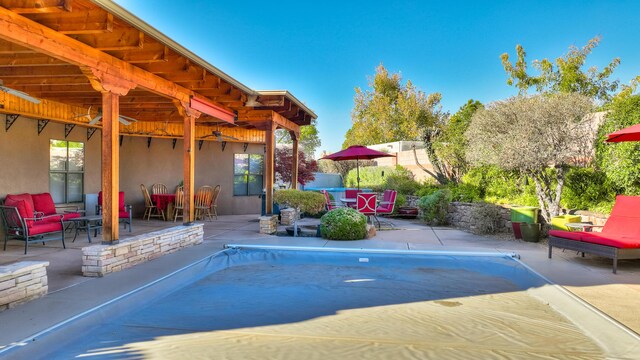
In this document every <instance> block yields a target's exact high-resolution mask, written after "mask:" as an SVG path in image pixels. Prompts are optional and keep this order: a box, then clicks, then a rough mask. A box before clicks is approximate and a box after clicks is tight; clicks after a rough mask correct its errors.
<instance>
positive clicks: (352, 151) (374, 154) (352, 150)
mask: <svg viewBox="0 0 640 360" xmlns="http://www.w3.org/2000/svg"><path fill="white" fill-rule="evenodd" d="M388 156H392V157H393V156H395V155H391V154H388V153H385V152H382V151H377V150H373V149H369V148H368V147H366V146H362V145H353V146H349V147H348V148H346V149H344V150H341V151H338V152H336V153H333V154H331V155H327V156H325V157H323V158H322V160H324V159H327V160H333V161H343V160H355V161H356V174H357V176H356V177H357V179H358V190H360V163H359V161H360V160H372V159H377V158H381V157H388Z"/></svg>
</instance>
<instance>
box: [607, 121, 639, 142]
mask: <svg viewBox="0 0 640 360" xmlns="http://www.w3.org/2000/svg"><path fill="white" fill-rule="evenodd" d="M606 141H607V142H623V141H640V124H636V125H633V126H629V127H628V128H624V129H622V130H618V131H616V132H612V133H611V134H609V135H607V140H606Z"/></svg>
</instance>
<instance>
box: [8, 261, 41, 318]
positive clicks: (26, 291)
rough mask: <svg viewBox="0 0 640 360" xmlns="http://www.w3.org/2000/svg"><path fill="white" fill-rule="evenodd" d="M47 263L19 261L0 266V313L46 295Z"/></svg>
mask: <svg viewBox="0 0 640 360" xmlns="http://www.w3.org/2000/svg"><path fill="white" fill-rule="evenodd" d="M47 266H49V262H48V261H21V262H17V263H14V264H9V265H3V266H0V311H3V310H6V309H10V308H13V307H15V306H16V305H18V304H22V303H24V302H27V301H30V300H34V299H37V298H39V297H41V296H44V295H46V294H47V291H48V289H49V286H48V279H47Z"/></svg>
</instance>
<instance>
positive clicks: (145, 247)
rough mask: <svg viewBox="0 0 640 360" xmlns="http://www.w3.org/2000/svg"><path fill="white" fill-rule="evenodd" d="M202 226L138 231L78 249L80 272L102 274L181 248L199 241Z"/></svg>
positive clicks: (91, 274)
mask: <svg viewBox="0 0 640 360" xmlns="http://www.w3.org/2000/svg"><path fill="white" fill-rule="evenodd" d="M203 235H204V231H203V225H202V224H195V225H191V226H182V225H181V226H174V227H172V228H168V229H163V230H159V231H154V232H151V233H147V234H141V235H138V236H134V237H132V238H129V239H126V240H123V241H121V242H120V243H118V244H115V245H93V246H88V247H85V248H82V275H84V276H104V275H106V274H109V273H112V272H116V271H120V270H123V269H126V268H129V267H132V266H135V265H138V264H141V263H143V262H146V261H149V260H152V259H155V258H157V257H160V256H162V255H166V254H169V253H172V252H174V251H178V250H180V249H182V248H185V247H188V246H193V245H198V244H201V243H202V241H203Z"/></svg>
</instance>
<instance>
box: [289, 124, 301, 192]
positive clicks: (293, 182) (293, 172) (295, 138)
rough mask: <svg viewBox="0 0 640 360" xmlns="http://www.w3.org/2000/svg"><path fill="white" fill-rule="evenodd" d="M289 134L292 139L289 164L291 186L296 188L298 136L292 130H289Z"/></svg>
mask: <svg viewBox="0 0 640 360" xmlns="http://www.w3.org/2000/svg"><path fill="white" fill-rule="evenodd" d="M289 134H290V135H291V140H293V159H292V164H291V188H292V189H298V161H299V159H298V157H299V152H298V138H299V136H298V134H296V133H295V132H294V131H289Z"/></svg>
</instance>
